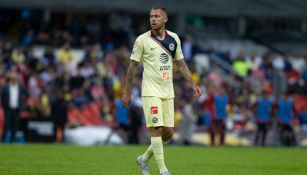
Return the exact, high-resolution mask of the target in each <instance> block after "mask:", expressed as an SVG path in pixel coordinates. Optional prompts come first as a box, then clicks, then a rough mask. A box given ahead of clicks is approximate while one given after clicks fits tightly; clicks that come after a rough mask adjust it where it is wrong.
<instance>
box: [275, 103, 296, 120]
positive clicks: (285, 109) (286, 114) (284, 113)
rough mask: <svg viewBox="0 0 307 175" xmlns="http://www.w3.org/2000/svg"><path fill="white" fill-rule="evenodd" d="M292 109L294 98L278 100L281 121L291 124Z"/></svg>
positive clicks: (278, 112)
mask: <svg viewBox="0 0 307 175" xmlns="http://www.w3.org/2000/svg"><path fill="white" fill-rule="evenodd" d="M292 109H293V101H292V100H290V99H289V100H283V99H280V100H278V109H277V114H278V119H279V121H280V122H281V123H286V124H290V123H291V120H292Z"/></svg>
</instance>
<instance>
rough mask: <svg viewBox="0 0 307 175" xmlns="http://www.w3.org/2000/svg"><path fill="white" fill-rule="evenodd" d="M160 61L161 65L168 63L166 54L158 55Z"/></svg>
mask: <svg viewBox="0 0 307 175" xmlns="http://www.w3.org/2000/svg"><path fill="white" fill-rule="evenodd" d="M160 61H161V63H163V64H166V63H167V62H168V55H167V54H166V53H162V54H161V55H160Z"/></svg>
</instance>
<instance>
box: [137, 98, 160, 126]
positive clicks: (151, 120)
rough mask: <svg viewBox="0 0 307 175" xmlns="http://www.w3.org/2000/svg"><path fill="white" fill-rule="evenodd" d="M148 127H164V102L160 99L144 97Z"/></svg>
mask: <svg viewBox="0 0 307 175" xmlns="http://www.w3.org/2000/svg"><path fill="white" fill-rule="evenodd" d="M142 103H143V110H144V116H145V120H146V126H147V127H159V126H163V125H164V124H163V112H162V100H161V98H159V97H142Z"/></svg>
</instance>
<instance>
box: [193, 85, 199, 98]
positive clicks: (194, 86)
mask: <svg viewBox="0 0 307 175" xmlns="http://www.w3.org/2000/svg"><path fill="white" fill-rule="evenodd" d="M192 88H193V90H194V97H195V98H198V97H199V96H200V95H201V89H200V87H199V86H198V85H197V84H196V83H193V86H192Z"/></svg>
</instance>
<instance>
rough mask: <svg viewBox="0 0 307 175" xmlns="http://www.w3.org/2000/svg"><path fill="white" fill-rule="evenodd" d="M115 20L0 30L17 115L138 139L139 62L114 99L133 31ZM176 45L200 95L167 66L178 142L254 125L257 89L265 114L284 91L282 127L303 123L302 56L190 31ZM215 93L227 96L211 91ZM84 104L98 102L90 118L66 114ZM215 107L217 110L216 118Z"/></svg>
mask: <svg viewBox="0 0 307 175" xmlns="http://www.w3.org/2000/svg"><path fill="white" fill-rule="evenodd" d="M25 15H26V14H25ZM117 20H119V21H121V22H119V23H121V24H124V25H125V27H123V26H113V27H112V26H109V29H108V30H105V29H104V30H102V28H103V26H102V24H101V23H99V22H98V20H97V19H95V18H89V19H84V20H83V21H82V23H77V22H76V20H66V22H65V24H63V25H56V21H50V22H49V23H46V22H37V21H33V20H31V18H27V17H26V16H25V19H19V20H18V21H15V22H14V23H13V25H8V26H6V27H4V28H3V29H2V33H1V35H2V36H9V38H4V39H2V40H0V45H1V52H0V62H1V64H0V86H1V89H4V87H5V86H6V85H7V82H8V81H10V79H13V78H12V77H14V75H12V72H13V74H14V73H15V74H16V73H17V75H16V76H17V77H18V80H19V81H20V83H21V84H22V85H23V86H24V87H25V89H26V93H25V94H24V95H25V101H24V103H22V104H21V105H22V106H21V111H22V112H21V113H20V117H21V118H22V120H27V119H29V118H50V119H52V120H53V121H55V123H56V124H57V126H58V127H59V128H61V130H62V131H63V130H64V128H65V127H66V128H69V127H75V126H80V125H86V124H95V125H106V126H110V127H112V128H113V129H114V130H116V131H118V132H119V133H121V135H122V136H123V137H124V138H125V140H126V141H127V142H128V143H140V139H139V133H140V132H139V131H141V130H143V129H144V127H145V126H144V119H143V112H142V104H141V100H140V94H141V93H140V91H141V88H140V87H141V76H142V70H141V68H140V70H139V71H138V75H137V79H136V82H135V87H134V88H133V95H132V103H131V105H130V107H129V109H122V107H121V103H120V98H121V93H122V90H123V87H124V86H125V85H124V82H125V75H126V70H127V67H128V64H129V56H130V51H131V46H132V42H133V40H134V37H135V36H137V35H138V34H140V33H134V35H132V36H131V31H133V30H132V29H131V26H129V21H130V19H129V18H120V19H117ZM102 31H103V32H102ZM143 32H145V31H143ZM2 38H3V37H2ZM182 48H183V52H184V55H185V61H186V62H187V63H188V66H189V67H190V70H191V73H192V76H193V79H194V81H196V82H197V83H199V84H200V85H201V87H202V90H203V92H204V93H203V95H202V96H201V98H200V99H198V100H195V99H192V98H191V97H192V96H193V95H192V94H191V93H193V91H191V89H190V87H188V85H187V84H186V83H185V82H184V79H183V77H182V76H181V75H180V74H179V73H178V72H177V71H176V68H175V74H174V82H175V93H176V106H175V109H176V117H175V118H176V126H177V128H178V131H179V133H181V134H180V136H181V137H180V141H179V142H180V143H184V144H191V142H192V140H191V138H192V134H193V133H194V132H195V131H197V130H202V129H203V128H205V130H208V131H209V133H210V134H211V142H212V144H214V142H215V141H214V136H212V135H214V133H215V132H217V133H219V134H220V135H222V136H221V139H220V144H223V143H224V134H225V131H232V132H233V131H237V130H240V131H241V130H243V131H255V130H256V129H255V128H257V127H256V123H258V120H257V117H255V116H257V112H256V111H257V107H255V106H257V105H255V104H258V106H259V104H260V102H259V98H261V97H262V95H263V94H266V95H267V98H268V99H270V101H271V103H272V106H271V109H272V110H271V109H270V110H271V111H272V112H271V113H270V114H268V115H270V116H271V117H273V116H274V115H277V112H274V110H273V108H276V107H274V106H276V104H277V103H278V100H279V99H281V97H282V96H283V94H287V95H288V97H290V98H291V99H293V105H294V107H295V114H294V115H293V120H292V119H291V121H288V124H289V126H291V127H292V126H293V123H294V124H296V125H297V126H298V125H299V120H301V123H304V122H306V120H307V119H306V115H307V102H306V98H305V96H306V95H307V94H306V92H307V89H306V88H307V84H306V81H307V66H306V62H302V63H299V66H297V65H295V66H294V65H293V64H292V63H291V61H290V60H289V59H290V57H285V56H280V55H278V54H275V53H271V52H268V53H265V54H263V55H257V54H251V55H246V54H243V53H241V54H239V55H236V56H235V57H233V56H230V55H229V54H228V53H225V52H223V53H222V52H219V51H217V50H210V49H206V48H201V47H200V46H199V45H198V44H197V41H195V39H194V37H193V36H192V35H191V34H186V36H183V37H182ZM288 58H289V59H288ZM1 94H3V90H2V93H1ZM219 94H225V95H227V98H218V97H216V96H217V95H219ZM1 96H2V95H1ZM220 99H224V101H223V100H220ZM1 100H2V99H1ZM215 101H220V102H221V104H222V105H217V103H215ZM92 103H95V104H97V106H98V107H99V121H98V122H97V121H96V122H93V121H90V120H87V121H84V120H81V119H80V116H73V114H71V115H70V113H69V111H70V110H72V109H85V108H86V107H88V105H89V104H92ZM219 104H220V103H219ZM274 104H275V105H274ZM215 105H217V106H222V108H224V109H221V111H222V112H221V117H220V116H218V115H217V112H216V111H215V108H216V106H215ZM195 106H198V107H197V108H195ZM223 106H224V107H223ZM253 106H254V108H253ZM76 115H80V114H76ZM299 116H301V117H299ZM219 117H220V118H219ZM2 118H3V116H2ZM269 120H270V121H271V120H274V119H273V118H272V119H271V118H270V119H268V121H267V122H270V121H269ZM21 123H22V122H21ZM259 127H260V128H261V126H258V129H259ZM21 128H22V125H21ZM265 132H266V131H265ZM260 134H263V130H262V132H261V133H260Z"/></svg>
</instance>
